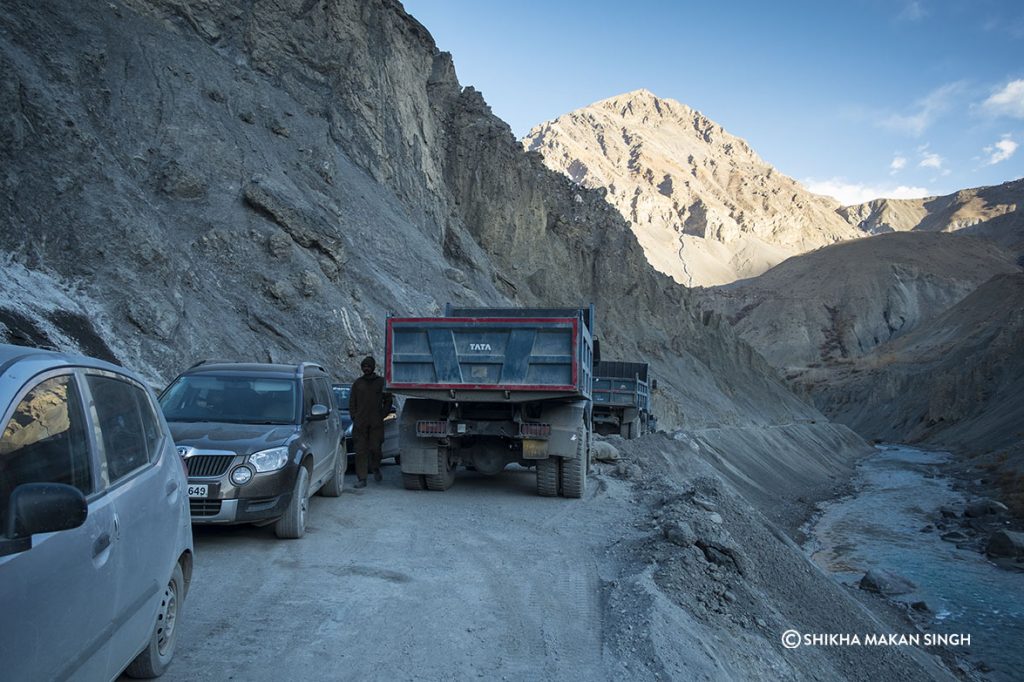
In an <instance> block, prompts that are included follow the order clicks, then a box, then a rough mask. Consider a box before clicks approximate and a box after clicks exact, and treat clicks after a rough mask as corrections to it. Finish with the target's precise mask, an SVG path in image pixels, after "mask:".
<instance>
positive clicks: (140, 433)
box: [0, 345, 192, 680]
mask: <svg viewBox="0 0 1024 682" xmlns="http://www.w3.org/2000/svg"><path fill="white" fill-rule="evenodd" d="M0 415H2V421H0V429H2V431H0V434H2V435H0V529H2V531H0V532H2V537H0V603H2V604H3V606H2V608H0V632H2V633H3V635H2V636H0V661H2V666H3V667H2V671H0V677H3V678H4V679H7V680H64V679H69V678H72V679H81V680H110V679H113V678H115V677H117V676H118V675H119V674H120V673H121V671H122V670H125V668H126V667H127V671H126V672H127V673H128V674H129V675H131V676H133V677H155V676H158V675H160V674H161V673H163V672H164V670H165V669H166V668H167V666H168V665H169V664H170V662H171V657H172V656H173V655H174V648H175V642H176V640H177V633H178V627H177V626H178V625H179V624H180V619H181V607H182V604H183V603H184V600H185V594H186V592H187V590H188V584H189V581H190V580H191V577H192V526H191V524H190V523H189V511H188V500H187V498H186V496H185V486H186V483H185V472H184V469H183V467H182V464H181V459H180V458H179V457H178V455H177V453H176V452H175V450H174V443H173V441H172V440H171V435H170V433H169V432H168V430H167V424H166V423H165V422H164V419H163V417H162V415H161V414H160V410H159V408H158V407H157V402H156V396H155V395H153V393H152V391H151V390H150V389H148V388H147V387H146V385H145V384H144V383H143V382H142V380H141V379H140V378H139V377H138V376H136V375H135V374H133V373H131V372H129V371H128V370H126V369H124V368H123V367H117V366H115V365H111V364H109V363H106V362H103V361H101V360H94V359H91V358H85V357H79V356H73V355H65V354H62V353H51V352H48V351H40V350H33V349H29V348H23V347H19V346H7V345H0Z"/></svg>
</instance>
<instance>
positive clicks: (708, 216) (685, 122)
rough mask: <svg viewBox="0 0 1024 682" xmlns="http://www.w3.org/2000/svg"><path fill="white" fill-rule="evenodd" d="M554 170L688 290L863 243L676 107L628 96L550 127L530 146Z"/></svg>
mask: <svg viewBox="0 0 1024 682" xmlns="http://www.w3.org/2000/svg"><path fill="white" fill-rule="evenodd" d="M523 145H524V146H525V147H526V148H527V149H529V150H530V151H536V152H539V153H540V154H541V155H542V156H543V158H544V163H545V164H546V165H547V166H548V167H549V168H551V169H553V170H557V171H559V172H561V173H564V174H565V175H566V176H568V177H569V178H570V179H572V180H573V182H575V183H577V184H579V185H580V186H582V187H587V188H592V189H601V190H602V191H604V192H605V193H606V199H607V201H608V202H609V203H611V204H612V205H613V206H615V207H616V208H617V209H618V210H619V211H620V212H621V213H622V215H623V216H625V217H626V219H627V220H629V221H630V223H631V229H632V230H633V233H634V234H635V235H636V237H637V239H638V240H639V241H640V244H641V245H642V246H643V248H644V253H645V254H646V255H647V259H648V260H649V261H650V262H651V264H652V265H654V267H655V268H657V269H658V270H659V271H660V272H663V273H665V274H668V275H670V276H671V277H672V278H673V279H675V280H676V281H677V282H680V283H682V284H686V285H687V286H697V285H714V284H724V283H727V282H732V281H734V280H737V279H742V278H747V277H753V276H755V275H759V274H761V273H762V272H764V271H765V270H767V269H768V268H770V267H772V266H773V265H776V264H777V263H779V262H781V261H783V260H785V259H786V258H788V257H790V256H793V255H796V254H799V253H804V252H806V251H810V250H811V249H815V248H818V247H820V246H824V245H826V244H832V243H835V242H837V241H840V240H846V239H855V238H857V237H860V236H862V235H863V232H861V231H860V230H858V229H856V228H855V227H853V226H852V225H851V224H850V223H849V222H848V221H847V220H846V219H845V218H843V217H842V216H840V215H839V214H838V213H836V210H837V209H838V208H839V204H838V203H837V202H835V201H834V200H832V199H829V198H827V197H822V196H818V195H815V194H811V193H810V192H808V191H807V190H805V189H804V188H803V187H802V186H800V185H799V184H798V183H797V182H795V181H794V180H792V179H791V178H788V177H786V176H784V175H782V174H781V173H779V172H778V171H776V170H775V169H774V168H772V167H771V166H770V165H768V164H767V163H765V162H764V161H762V160H761V159H760V158H759V157H758V156H757V154H755V153H754V151H753V150H752V149H751V148H750V146H749V145H748V144H747V143H746V142H745V141H743V140H742V139H740V138H738V137H735V136H733V135H730V134H729V133H727V132H726V131H725V130H723V129H722V127H721V126H719V125H718V124H716V123H715V122H713V121H711V120H709V119H708V118H706V117H705V116H703V115H702V114H701V113H700V112H698V111H694V110H693V109H691V108H689V107H687V106H686V105H684V104H680V103H679V102H676V101H674V100H670V99H661V98H658V97H656V96H655V95H653V94H652V93H650V92H648V91H646V90H637V91H636V92H630V93H626V94H624V95H619V96H617V97H612V98H610V99H606V100H603V101H601V102H597V103H595V104H592V105H590V106H588V107H584V108H583V109H579V110H577V111H574V112H571V113H569V114H565V115H564V116H561V117H559V118H557V119H555V120H554V121H549V122H547V123H543V124H541V125H539V126H537V127H535V128H534V129H533V130H531V131H530V133H529V134H528V135H527V136H526V138H525V139H524V140H523Z"/></svg>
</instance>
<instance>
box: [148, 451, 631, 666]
mask: <svg viewBox="0 0 1024 682" xmlns="http://www.w3.org/2000/svg"><path fill="white" fill-rule="evenodd" d="M352 482H353V479H352V478H351V477H348V479H347V486H348V487H347V488H346V491H345V493H344V494H343V495H342V496H341V497H340V498H337V499H330V498H323V497H319V496H317V497H314V498H313V499H312V504H311V508H310V516H309V522H308V529H307V533H306V537H305V538H303V539H301V540H294V541H288V540H278V539H276V538H275V537H274V534H273V532H272V530H271V529H270V528H262V529H261V528H254V527H247V526H241V527H229V528H210V527H198V526H197V527H196V532H195V545H196V560H195V574H194V580H193V588H192V590H191V592H190V593H189V595H188V600H187V603H186V611H185V613H184V617H183V619H182V622H181V630H180V633H179V637H180V638H179V640H178V650H177V653H176V655H175V660H174V663H173V665H172V666H171V669H170V670H169V672H168V673H167V675H166V676H165V677H164V678H163V679H164V680H167V681H168V682H171V681H176V680H196V679H216V680H229V679H235V680H247V681H253V682H257V681H259V680H268V681H270V680H273V681H274V682H277V681H279V680H282V679H370V678H378V679H446V678H447V679H452V678H458V679H466V678H477V677H480V678H486V679H502V678H507V679H523V678H536V677H538V676H539V677H541V678H545V679H556V678H559V679H605V678H608V677H610V676H615V675H616V671H618V674H619V675H621V673H622V672H624V670H625V668H624V667H622V664H621V663H620V662H619V661H618V660H617V659H614V658H609V657H611V656H612V654H611V653H610V652H607V651H605V647H604V646H603V641H604V633H603V622H604V619H603V618H602V603H601V601H602V598H601V594H602V590H601V589H600V583H601V581H602V580H609V579H612V578H613V577H614V575H615V573H616V568H615V566H614V559H613V558H612V555H611V554H608V553H607V552H606V547H607V546H608V545H609V544H610V543H612V542H614V541H615V540H616V539H618V538H621V537H622V536H623V531H624V530H626V531H627V532H628V529H629V528H628V527H629V523H628V521H627V522H626V523H625V524H623V520H626V519H629V518H630V509H629V489H628V484H626V483H624V482H622V481H619V480H616V479H611V478H608V479H604V478H602V479H600V480H597V481H595V480H593V479H592V480H591V483H592V485H591V486H590V489H589V490H588V494H587V497H586V498H585V499H583V500H566V499H561V498H542V497H538V496H537V495H536V492H535V484H534V475H533V473H532V472H531V471H527V470H523V469H519V468H517V467H511V468H510V470H509V471H506V472H505V473H504V474H503V475H501V476H498V477H494V478H487V477H484V476H481V475H477V474H475V473H474V472H467V471H460V472H459V477H458V479H457V481H456V484H455V486H454V487H453V488H452V489H451V490H449V491H447V492H445V493H432V492H410V491H406V490H403V489H401V484H400V479H399V471H398V467H396V466H385V467H384V481H383V482H382V483H380V484H375V483H374V482H373V481H372V480H371V481H370V483H369V486H368V487H367V488H365V489H363V490H353V489H352V488H351V484H352Z"/></svg>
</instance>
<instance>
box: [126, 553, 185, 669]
mask: <svg viewBox="0 0 1024 682" xmlns="http://www.w3.org/2000/svg"><path fill="white" fill-rule="evenodd" d="M184 599H185V577H184V576H183V575H182V572H181V565H179V564H178V563H177V562H175V564H174V571H173V572H172V573H171V579H170V580H169V581H168V582H167V585H166V586H165V587H164V591H163V594H162V595H160V607H159V608H158V609H157V612H156V623H155V624H154V625H153V634H152V636H151V637H150V638H149V644H147V645H146V648H145V649H143V650H142V653H140V654H139V655H138V656H136V657H135V660H134V661H132V662H131V663H130V664H129V665H128V668H127V669H126V670H125V671H124V672H125V674H126V675H128V676H129V677H135V678H142V679H148V678H152V677H160V676H161V675H163V674H164V672H165V671H166V670H167V666H169V665H170V664H171V658H173V657H174V645H175V644H176V643H177V641H178V627H177V625H178V616H179V615H180V614H181V607H182V605H183V603H184Z"/></svg>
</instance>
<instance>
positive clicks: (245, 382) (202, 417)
mask: <svg viewBox="0 0 1024 682" xmlns="http://www.w3.org/2000/svg"><path fill="white" fill-rule="evenodd" d="M297 389H298V384H297V382H296V381H295V380H293V379H261V378H256V377H235V376H210V375H207V374H196V375H191V376H183V377H179V378H178V380H177V381H175V382H174V383H173V384H171V385H170V386H169V387H168V388H167V390H166V391H164V393H163V395H161V396H160V406H161V407H162V408H163V411H164V416H165V417H166V418H167V421H172V422H227V423H231V424H296V423H298V421H299V418H298V407H299V405H298V397H297V396H298V390H297Z"/></svg>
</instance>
